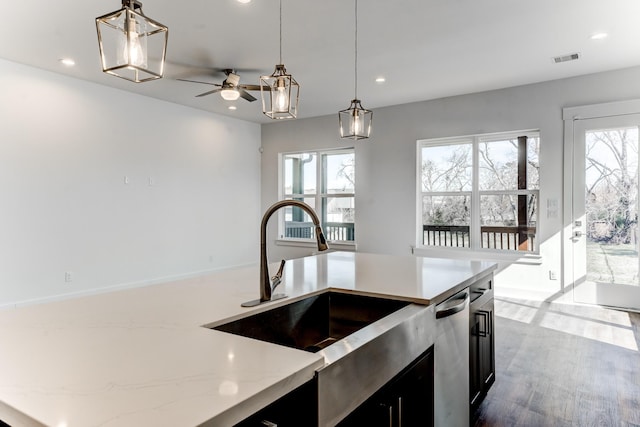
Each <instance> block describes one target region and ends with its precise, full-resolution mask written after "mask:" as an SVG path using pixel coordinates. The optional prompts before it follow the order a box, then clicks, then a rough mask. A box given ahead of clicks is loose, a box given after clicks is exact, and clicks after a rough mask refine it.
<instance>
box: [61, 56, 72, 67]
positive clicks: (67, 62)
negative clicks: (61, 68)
mask: <svg viewBox="0 0 640 427" xmlns="http://www.w3.org/2000/svg"><path fill="white" fill-rule="evenodd" d="M58 61H60V62H61V63H62V64H63V65H66V66H67V67H73V66H74V65H76V61H74V60H73V59H71V58H60V59H59V60H58Z"/></svg>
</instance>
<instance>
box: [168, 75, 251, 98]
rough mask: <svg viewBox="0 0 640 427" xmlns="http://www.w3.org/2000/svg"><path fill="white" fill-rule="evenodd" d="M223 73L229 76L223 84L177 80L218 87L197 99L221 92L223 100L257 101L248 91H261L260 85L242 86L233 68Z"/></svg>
mask: <svg viewBox="0 0 640 427" xmlns="http://www.w3.org/2000/svg"><path fill="white" fill-rule="evenodd" d="M221 71H222V72H223V73H224V74H225V75H226V76H227V78H226V79H224V81H223V82H222V84H218V83H209V82H200V81H197V80H187V79H176V80H180V81H182V82H191V83H201V84H205V85H212V86H217V88H216V89H213V90H210V91H208V92H204V93H201V94H200V95H196V98H199V97H201V96H207V95H211V94H212V93H217V92H220V96H222V98H223V99H224V100H226V101H235V100H236V99H238V98H242V99H246V100H247V101H249V102H253V101H255V100H256V98H255V97H254V96H253V95H251V94H250V93H249V92H247V91H248V90H260V85H245V84H240V76H239V75H238V74H236V73H235V70H233V69H231V68H225V69H223V70H221Z"/></svg>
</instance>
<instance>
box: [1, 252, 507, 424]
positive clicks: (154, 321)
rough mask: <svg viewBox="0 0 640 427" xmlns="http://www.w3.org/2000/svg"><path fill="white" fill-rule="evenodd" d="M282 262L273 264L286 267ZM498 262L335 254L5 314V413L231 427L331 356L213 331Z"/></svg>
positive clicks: (24, 418)
mask: <svg viewBox="0 0 640 427" xmlns="http://www.w3.org/2000/svg"><path fill="white" fill-rule="evenodd" d="M276 267H277V265H272V266H271V269H272V270H271V271H272V273H273V271H275V268H276ZM494 268H495V265H494V264H492V263H486V262H477V261H462V260H450V259H436V258H420V257H413V256H401V257H399V256H387V255H373V254H364V253H348V252H333V253H328V254H322V255H316V256H311V257H306V258H300V259H296V260H291V261H287V264H286V266H285V270H284V275H283V281H282V284H281V285H280V286H279V287H278V290H277V292H285V293H286V294H287V295H289V298H286V299H283V300H279V301H275V302H273V303H268V304H264V305H262V306H259V307H254V308H242V307H240V304H241V303H242V302H245V301H248V300H252V299H255V298H257V297H258V296H259V287H258V282H259V280H258V275H259V272H258V268H257V266H256V267H247V268H239V269H232V270H226V271H221V272H216V273H212V274H209V275H205V276H200V277H196V278H191V279H185V280H179V281H174V282H170V283H166V284H160V285H153V286H147V287H143V288H136V289H129V290H124V291H114V292H109V293H104V294H99V295H93V296H87V297H81V298H74V299H68V300H64V301H58V302H52V303H47V304H40V305H32V306H25V307H20V308H16V309H9V310H4V311H0V420H2V421H5V422H7V423H9V424H10V425H12V426H23V425H24V426H42V425H46V426H52V427H75V426H81V427H88V426H105V427H112V426H119V427H120V426H136V427H138V426H172V427H173V426H196V425H211V426H214V425H215V426H227V425H233V424H234V423H236V422H238V421H240V420H242V419H243V418H245V417H246V416H248V415H250V414H252V413H254V412H256V411H257V410H259V409H261V408H262V407H264V406H265V405H266V404H268V403H270V402H272V401H274V400H276V399H277V398H279V397H281V396H283V395H284V394H286V393H288V392H289V391H291V390H293V389H295V388H296V387H298V386H299V385H301V384H303V383H305V382H306V381H308V380H310V379H311V378H313V375H314V372H315V370H316V369H318V368H319V367H321V366H323V364H324V360H323V357H322V356H321V355H319V354H313V353H308V352H305V351H301V350H296V349H291V348H286V347H282V346H279V345H275V344H269V343H264V342H260V341H256V340H251V339H248V338H244V337H240V336H235V335H231V334H227V333H224V332H219V331H215V330H210V329H206V328H204V327H202V326H203V325H208V324H219V323H223V322H222V321H223V320H226V319H229V320H230V319H234V318H239V317H244V316H246V315H247V314H249V313H254V312H258V311H264V310H266V309H269V308H271V307H274V306H277V305H283V304H287V303H288V302H290V301H292V300H294V299H296V298H300V297H302V296H305V295H308V294H311V293H315V292H318V291H322V290H325V289H327V288H332V289H335V290H339V291H344V292H357V293H361V294H366V295H382V296H391V297H393V298H397V299H403V300H408V301H413V302H416V303H419V304H432V303H438V302H440V301H442V300H444V299H446V298H447V297H448V296H450V295H452V294H453V293H455V292H457V291H458V290H459V289H462V288H464V287H465V286H468V285H469V284H471V283H472V282H474V281H475V280H477V279H478V278H480V277H482V276H484V275H486V274H488V273H489V272H490V271H492V270H493V269H494Z"/></svg>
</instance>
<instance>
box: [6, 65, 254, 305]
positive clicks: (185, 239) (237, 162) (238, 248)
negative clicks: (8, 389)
mask: <svg viewBox="0 0 640 427" xmlns="http://www.w3.org/2000/svg"><path fill="white" fill-rule="evenodd" d="M0 93H1V94H2V97H1V99H0V200H2V202H1V208H0V307H2V306H5V307H7V306H12V305H15V304H17V303H23V302H35V301H45V300H48V299H52V298H58V297H62V296H69V295H77V294H86V293H93V292H98V291H101V290H106V289H114V288H115V287H127V286H136V285H141V284H147V283H153V282H157V281H163V280H169V279H172V278H176V277H182V276H185V275H191V274H195V273H199V272H204V271H209V270H215V269H220V268H226V267H230V266H234V265H244V264H249V263H255V262H257V258H258V257H257V254H258V237H257V235H258V233H257V231H256V228H257V224H258V221H259V218H260V202H259V200H260V185H259V182H260V153H259V150H258V149H259V146H260V126H259V125H257V124H253V123H248V122H245V121H241V120H234V119H231V118H227V117H222V116H217V115H215V114H211V113H207V112H203V111H200V110H195V109H192V108H187V107H182V106H179V105H176V104H172V103H168V102H163V101H158V100H155V99H152V98H147V97H143V96H139V95H135V94H132V93H129V92H126V91H120V90H115V89H111V88H107V87H104V86H100V85H96V84H93V83H88V82H85V81H81V80H78V79H72V78H69V77H65V76H61V75H58V74H54V73H50V72H45V71H42V70H39V69H35V68H31V67H26V66H23V65H18V64H15V63H12V62H7V61H2V60H0ZM125 176H126V177H128V179H129V183H128V184H126V183H125ZM150 178H151V179H152V185H149V179H150ZM65 272H71V273H72V277H71V279H72V281H71V282H66V281H65Z"/></svg>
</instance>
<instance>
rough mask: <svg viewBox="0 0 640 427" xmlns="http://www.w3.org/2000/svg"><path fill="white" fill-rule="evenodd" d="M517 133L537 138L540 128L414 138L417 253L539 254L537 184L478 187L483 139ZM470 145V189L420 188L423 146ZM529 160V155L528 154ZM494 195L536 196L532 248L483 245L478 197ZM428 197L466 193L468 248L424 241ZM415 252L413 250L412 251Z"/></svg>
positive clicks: (518, 256)
mask: <svg viewBox="0 0 640 427" xmlns="http://www.w3.org/2000/svg"><path fill="white" fill-rule="evenodd" d="M519 136H527V137H528V138H532V137H535V138H537V139H538V141H540V131H539V130H537V129H529V130H523V131H509V132H496V133H486V134H473V135H463V136H454V137H445V138H429V139H420V140H418V141H417V156H416V159H417V162H416V246H415V249H417V250H418V252H424V253H426V254H432V253H433V252H434V251H438V252H442V251H445V252H450V253H457V254H464V253H467V254H470V253H474V252H475V253H483V254H494V255H497V256H499V257H509V258H512V257H517V258H521V257H532V258H538V257H539V254H540V236H541V232H540V209H541V201H540V185H539V183H538V188H536V189H524V190H519V189H514V190H480V145H481V143H484V142H489V143H490V142H493V141H504V140H510V139H517V137H519ZM460 144H470V145H471V147H472V148H471V150H472V153H471V168H472V171H471V177H472V178H471V190H470V191H423V189H422V152H423V150H422V149H423V148H424V147H437V146H445V145H460ZM539 148H540V147H538V161H539V159H540V152H539ZM527 159H528V157H527ZM496 195H514V196H518V195H527V196H529V195H532V196H535V197H536V200H537V206H536V213H535V218H534V219H535V224H536V234H535V236H536V238H535V240H534V248H533V250H531V251H529V250H528V251H519V250H517V249H516V250H514V249H495V248H484V247H483V245H482V231H481V210H480V200H481V198H482V197H483V196H496ZM428 196H431V197H433V196H436V197H437V196H468V197H470V201H471V208H470V214H469V241H470V245H469V246H468V247H458V246H440V245H429V244H425V243H424V227H423V219H422V218H423V210H424V205H423V200H424V197H428ZM414 252H415V250H414Z"/></svg>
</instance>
